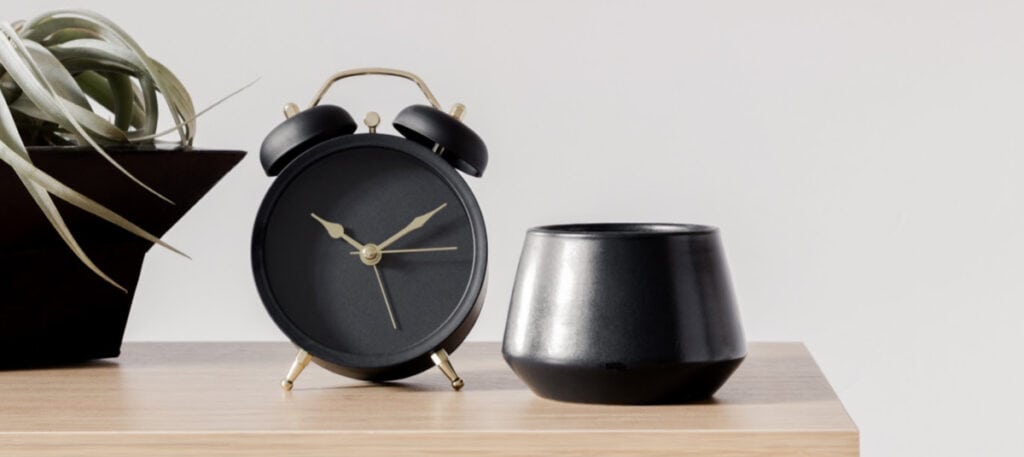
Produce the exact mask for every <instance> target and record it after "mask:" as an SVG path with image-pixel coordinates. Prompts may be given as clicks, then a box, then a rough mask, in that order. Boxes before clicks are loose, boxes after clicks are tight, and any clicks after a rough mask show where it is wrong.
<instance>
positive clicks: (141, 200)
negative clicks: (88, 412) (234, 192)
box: [0, 147, 245, 368]
mask: <svg viewBox="0 0 1024 457" xmlns="http://www.w3.org/2000/svg"><path fill="white" fill-rule="evenodd" d="M108 152H110V154H111V156H113V157H114V159H115V160H117V161H118V163H120V164H122V165H123V166H124V168H125V169H127V170H129V171H130V172H132V174H134V175H135V176H136V177H138V178H139V179H140V180H142V182H144V183H146V184H147V185H149V186H150V187H152V188H154V189H156V190H157V191H158V192H160V193H162V194H163V195H165V196H167V197H168V198H170V199H171V200H172V201H174V203H175V204H174V205H171V204H168V203H167V202H164V201H162V200H160V199H158V198H157V197H155V196H154V195H152V194H150V193H148V192H146V191H145V190H144V189H142V188H141V187H139V186H138V185H136V184H135V183H133V182H131V180H129V179H128V178H127V177H125V176H124V175H123V174H121V173H120V172H119V171H117V170H116V169H115V168H114V167H113V166H112V165H111V164H110V163H109V162H107V161H106V160H104V159H103V158H102V157H101V156H100V155H99V154H98V153H96V152H95V151H93V150H91V149H89V148H80V147H59V148H30V155H31V156H32V160H33V162H34V163H35V164H36V166H38V167H39V168H41V169H42V170H44V171H46V172H47V173H49V174H50V175H52V176H53V177H55V178H57V179H59V180H60V181H61V182H63V183H65V184H67V185H68V186H70V187H71V188H72V189H75V190H77V191H79V192H81V193H82V194H84V195H86V196H88V197H89V198H92V199H93V200H95V201H97V202H99V203H100V204H103V205H104V206H106V207H107V208H110V209H111V210H113V211H115V212H117V213H118V214H120V215H122V216H124V217H125V218H127V219H128V220H130V221H132V222H134V223H135V224H137V225H139V226H140V227H142V228H143V229H145V230H147V231H149V232H150V233H152V234H154V235H156V236H163V235H164V233H166V232H167V230H168V229H170V228H171V227H172V226H173V225H174V224H175V223H176V222H177V221H178V220H179V219H181V217H182V216H184V215H185V213H186V212H188V210H189V209H190V208H192V206H193V205H195V203H196V202H197V201H199V199H200V198H202V196H203V195H205V194H206V192H208V191H209V190H210V188H212V187H213V185H214V184H216V183H217V181H218V180H220V178H221V177H223V176H224V175H225V174H226V173H227V172H228V171H230V170H231V169H232V168H233V167H234V166H235V165H236V164H237V163H238V162H239V161H240V160H241V159H242V157H243V156H244V155H245V153H244V152H242V151H206V150H195V149H186V150H182V149H164V148H146V149H116V148H115V149H110V150H108ZM0 196H2V197H0V198H2V200H0V368H17V367H26V366H41V365H53V364H60V363H71V362H79V361H84V360H91V359H99V358H106V357H116V356H117V355H118V354H119V353H120V348H121V338H122V336H123V334H124V328H125V323H126V322H127V320H128V311H129V309H130V308H131V303H132V298H133V296H134V294H135V287H136V284H137V283H138V280H139V273H140V271H141V270H142V261H143V258H144V257H145V254H146V251H148V250H149V248H150V247H151V246H152V243H150V242H148V241H146V240H143V239H141V238H139V237H136V236H135V235H132V234H131V233H129V232H127V231H125V230H122V229H121V228H119V227H117V226H115V225H113V224H110V223H108V222H106V221H104V220H102V219H99V218H97V217H96V216H93V215H91V214H89V213H87V212H85V211H83V210H80V209H78V208H76V207H74V206H71V205H69V204H66V203H64V202H63V201H61V200H59V199H57V198H54V200H55V201H56V203H57V207H58V208H59V209H60V212H61V214H62V215H63V216H64V219H65V221H66V222H67V224H68V227H70V229H71V232H72V233H73V234H74V235H75V238H76V239H77V240H78V242H79V244H80V245H81V246H82V248H83V249H84V250H85V252H86V253H87V254H88V255H89V256H90V257H91V258H92V259H93V261H94V262H95V263H96V265H97V266H99V267H100V269H102V270H103V271H104V272H106V273H107V274H108V275H109V276H110V277H111V278H113V279H114V280H115V281H117V282H118V283H119V284H121V285H122V286H124V287H125V288H126V289H128V293H124V292H122V291H121V290H119V289H117V288H115V287H113V286H112V285H110V284H108V283H107V282H106V281H104V280H102V279H101V278H99V277H98V276H96V274H94V273H93V272H92V271H90V270H89V269H88V268H86V267H85V266H84V265H82V263H81V262H80V261H79V260H78V258H77V257H75V255H74V254H73V253H72V252H71V250H70V249H69V248H68V247H67V245H65V244H64V242H63V241H62V240H61V239H60V237H59V236H58V235H57V233H56V232H55V231H54V229H53V228H52V227H51V226H50V223H49V222H48V221H47V220H46V218H45V217H44V216H43V214H42V212H41V211H40V210H39V208H38V207H37V206H36V205H35V203H34V202H33V201H32V198H31V197H30V196H29V194H28V192H27V191H26V190H25V188H24V186H23V185H22V183H21V181H20V180H19V179H18V177H17V175H16V174H15V173H14V171H13V170H11V168H10V167H8V166H6V165H4V164H0ZM178 247H179V248H180V249H183V250H186V252H187V248H188V247H187V246H178Z"/></svg>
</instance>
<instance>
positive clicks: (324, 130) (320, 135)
mask: <svg viewBox="0 0 1024 457" xmlns="http://www.w3.org/2000/svg"><path fill="white" fill-rule="evenodd" d="M356 127H357V125H356V121H355V120H354V119H352V116H351V115H350V114H348V111H345V110H344V109H343V108H341V107H339V106H334V105H319V106H314V107H312V108H310V109H307V110H304V111H300V112H299V113H298V114H296V115H294V116H292V117H290V118H288V119H286V120H285V121H284V122H282V123H281V124H279V125H278V126H277V127H274V130H271V131H270V133H269V134H267V137H266V138H265V139H263V144H262V145H261V146H260V163H262V164H263V170H264V171H266V172H267V176H277V174H278V173H280V172H281V170H282V169H284V167H285V166H286V165H288V163H289V162H291V161H292V160H293V159H295V157H296V156H297V155H298V154H301V153H302V152H303V151H305V150H307V149H309V148H311V147H313V146H315V145H317V144H319V143H322V142H324V141H327V140H329V139H331V138H334V137H339V136H343V135H348V134H351V133H352V132H355V131H356Z"/></svg>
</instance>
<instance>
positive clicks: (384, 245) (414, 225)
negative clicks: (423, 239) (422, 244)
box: [378, 203, 448, 250]
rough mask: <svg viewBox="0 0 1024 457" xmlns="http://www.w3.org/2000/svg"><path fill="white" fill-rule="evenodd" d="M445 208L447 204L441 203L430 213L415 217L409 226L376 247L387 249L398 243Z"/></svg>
mask: <svg viewBox="0 0 1024 457" xmlns="http://www.w3.org/2000/svg"><path fill="white" fill-rule="evenodd" d="M446 206H448V204H447V203H442V204H441V206H438V207H437V208H434V210H433V211H431V212H429V213H426V214H422V215H419V216H416V217H415V218H414V219H413V220H412V222H410V223H409V225H407V226H405V228H404V229H402V230H399V231H398V233H396V234H394V235H391V238H388V239H386V240H384V242H383V243H381V244H380V245H378V247H379V248H380V249H381V250H384V249H387V247H388V246H391V245H392V244H394V243H395V242H396V241H398V240H399V239H400V238H402V237H403V236H405V235H408V234H409V232H412V231H413V230H416V229H418V228H420V227H423V225H424V224H426V223H427V221H429V220H430V218H431V217H434V214H437V212H438V211H441V210H442V209H444V208H445V207H446Z"/></svg>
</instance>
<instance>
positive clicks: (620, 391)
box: [502, 224, 746, 404]
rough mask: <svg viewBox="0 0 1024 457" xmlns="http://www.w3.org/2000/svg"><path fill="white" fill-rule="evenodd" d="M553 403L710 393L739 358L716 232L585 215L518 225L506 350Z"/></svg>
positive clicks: (741, 346)
mask: <svg viewBox="0 0 1024 457" xmlns="http://www.w3.org/2000/svg"><path fill="white" fill-rule="evenodd" d="M502 352H503V354H504V356H505V360H506V361H507V362H508V364H509V365H510V366H511V367H512V370H513V371H515V373H516V374H517V375H518V376H519V377H520V378H521V379H522V380H523V381H524V382H525V383H526V384H527V385H528V386H529V387H530V388H531V389H532V390H533V391H534V392H535V393H536V394H537V395H540V396H542V397H546V398H551V399H555V400H564V401H573V402H587V403H614V404H649V403H676V402H686V401H695V400H701V399H706V398H708V397H710V396H712V395H713V394H714V393H715V391H717V390H718V388H719V387H721V386H722V384H723V383H725V381H726V379H728V377H729V376H730V375H731V374H732V372H733V371H734V370H735V369H736V367H738V366H739V364H740V362H741V361H742V360H743V358H744V357H745V356H746V343H745V341H744V337H743V329H742V327H741V326H740V320H739V314H738V310H737V307H736V303H735V299H734V298H733V292H732V286H731V283H730V279H729V271H728V268H727V266H726V262H725V256H724V254H723V251H722V244H721V241H720V240H719V236H718V230H717V229H715V228H713V227H706V226H699V225H678V224H583V225H561V226H548V227H538V228H534V229H531V230H529V231H528V232H527V234H526V243H525V245H524V247H523V253H522V256H521V258H520V261H519V270H518V272H517V273H516V280H515V285H514V289H513V292H512V303H511V307H510V309H509V316H508V323H507V326H506V328H505V340H504V344H503V348H502Z"/></svg>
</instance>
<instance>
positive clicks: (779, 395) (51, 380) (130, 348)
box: [0, 343, 859, 457]
mask: <svg viewBox="0 0 1024 457" xmlns="http://www.w3.org/2000/svg"><path fill="white" fill-rule="evenodd" d="M293 355H294V349H293V348H292V347H291V346H290V345H288V344H283V343H230V344H225V343H132V344H126V345H125V347H124V350H123V354H122V356H121V357H120V358H119V359H116V360H115V361H109V362H96V363H90V364H85V365H81V366H76V367H70V368H62V369H40V370H27V371H7V372H0V386H3V389H2V390H0V455H3V456H8V455H10V456H22V455H25V456H31V455H47V456H62V457H67V456H104V457H115V456H132V457H136V456H182V455H206V456H312V455H324V456H327V455H330V456H341V455H352V456H374V455H381V456H397V455H426V454H433V455H537V456H552V455H575V456H597V455H634V456H640V455H664V456H668V455H673V456H689V455H702V456H711V455H720V456H746V455H752V456H753V455H757V456H768V455H772V456H776V455H800V456H856V455H858V454H859V450H858V440H859V438H858V432H857V428H856V426H855V425H854V424H853V422H852V421H851V420H850V417H849V416H847V414H846V412H845V410H844V409H843V405H842V404H841V403H840V402H839V400H838V399H837V398H836V395H835V394H834V393H833V392H832V389H831V388H830V387H829V384H828V382H827V381H826V380H825V378H824V377H823V376H822V374H821V372H820V371H819V370H818V368H817V366H816V365H815V363H814V361H813V359H812V358H811V356H810V354H808V352H807V350H806V349H805V348H804V346H803V345H801V344H798V343H755V344H752V345H751V346H750V354H749V356H748V357H747V360H746V361H745V362H744V363H743V365H742V366H741V367H740V368H739V370H738V371H737V372H736V374H735V375H734V376H733V378H732V379H731V380H730V381H729V382H728V383H727V384H726V385H725V387H723V388H722V390H721V391H719V393H718V395H717V396H716V398H715V400H714V401H711V402H708V403H704V404H696V405H670V406H643V407H630V406H601V405H578V404H569V403H560V402H554V401H550V400H544V399H541V398H538V397H536V396H534V395H533V394H532V393H530V391H528V390H527V389H526V387H525V386H524V385H523V384H522V383H521V382H520V381H519V380H518V379H517V378H516V377H515V376H514V375H513V374H512V372H511V370H509V369H508V367H507V366H506V365H505V362H504V361H503V360H502V359H501V355H500V352H499V347H498V345H497V344H494V343H478V344H467V345H464V346H463V347H462V348H461V349H459V350H458V351H457V352H456V353H455V354H453V355H452V361H453V363H454V364H455V366H456V368H457V369H458V371H459V374H461V375H462V377H463V378H464V379H465V380H466V387H465V389H463V390H462V391H461V392H453V391H452V390H451V389H450V388H449V385H448V382H447V380H446V379H445V378H444V377H443V376H442V375H441V374H440V373H439V372H438V371H436V370H431V371H428V372H425V373H423V374H420V375H418V376H416V377H413V378H410V379H408V380H406V381H404V382H401V383H393V384H388V385H372V384H366V383H363V382H359V381H353V380H349V379H346V378H342V377H339V376H336V375H333V374H331V373H328V372H326V371H325V370H323V369H321V368H319V367H317V366H313V365H310V367H309V368H307V369H306V372H305V373H303V374H302V376H301V377H300V378H299V379H298V381H297V382H296V387H295V390H294V391H292V392H290V393H285V392H283V391H282V390H281V388H280V387H279V385H278V383H279V382H280V380H281V377H282V376H283V374H284V373H285V371H286V370H287V368H288V365H289V364H290V363H291V360H292V356H293Z"/></svg>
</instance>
